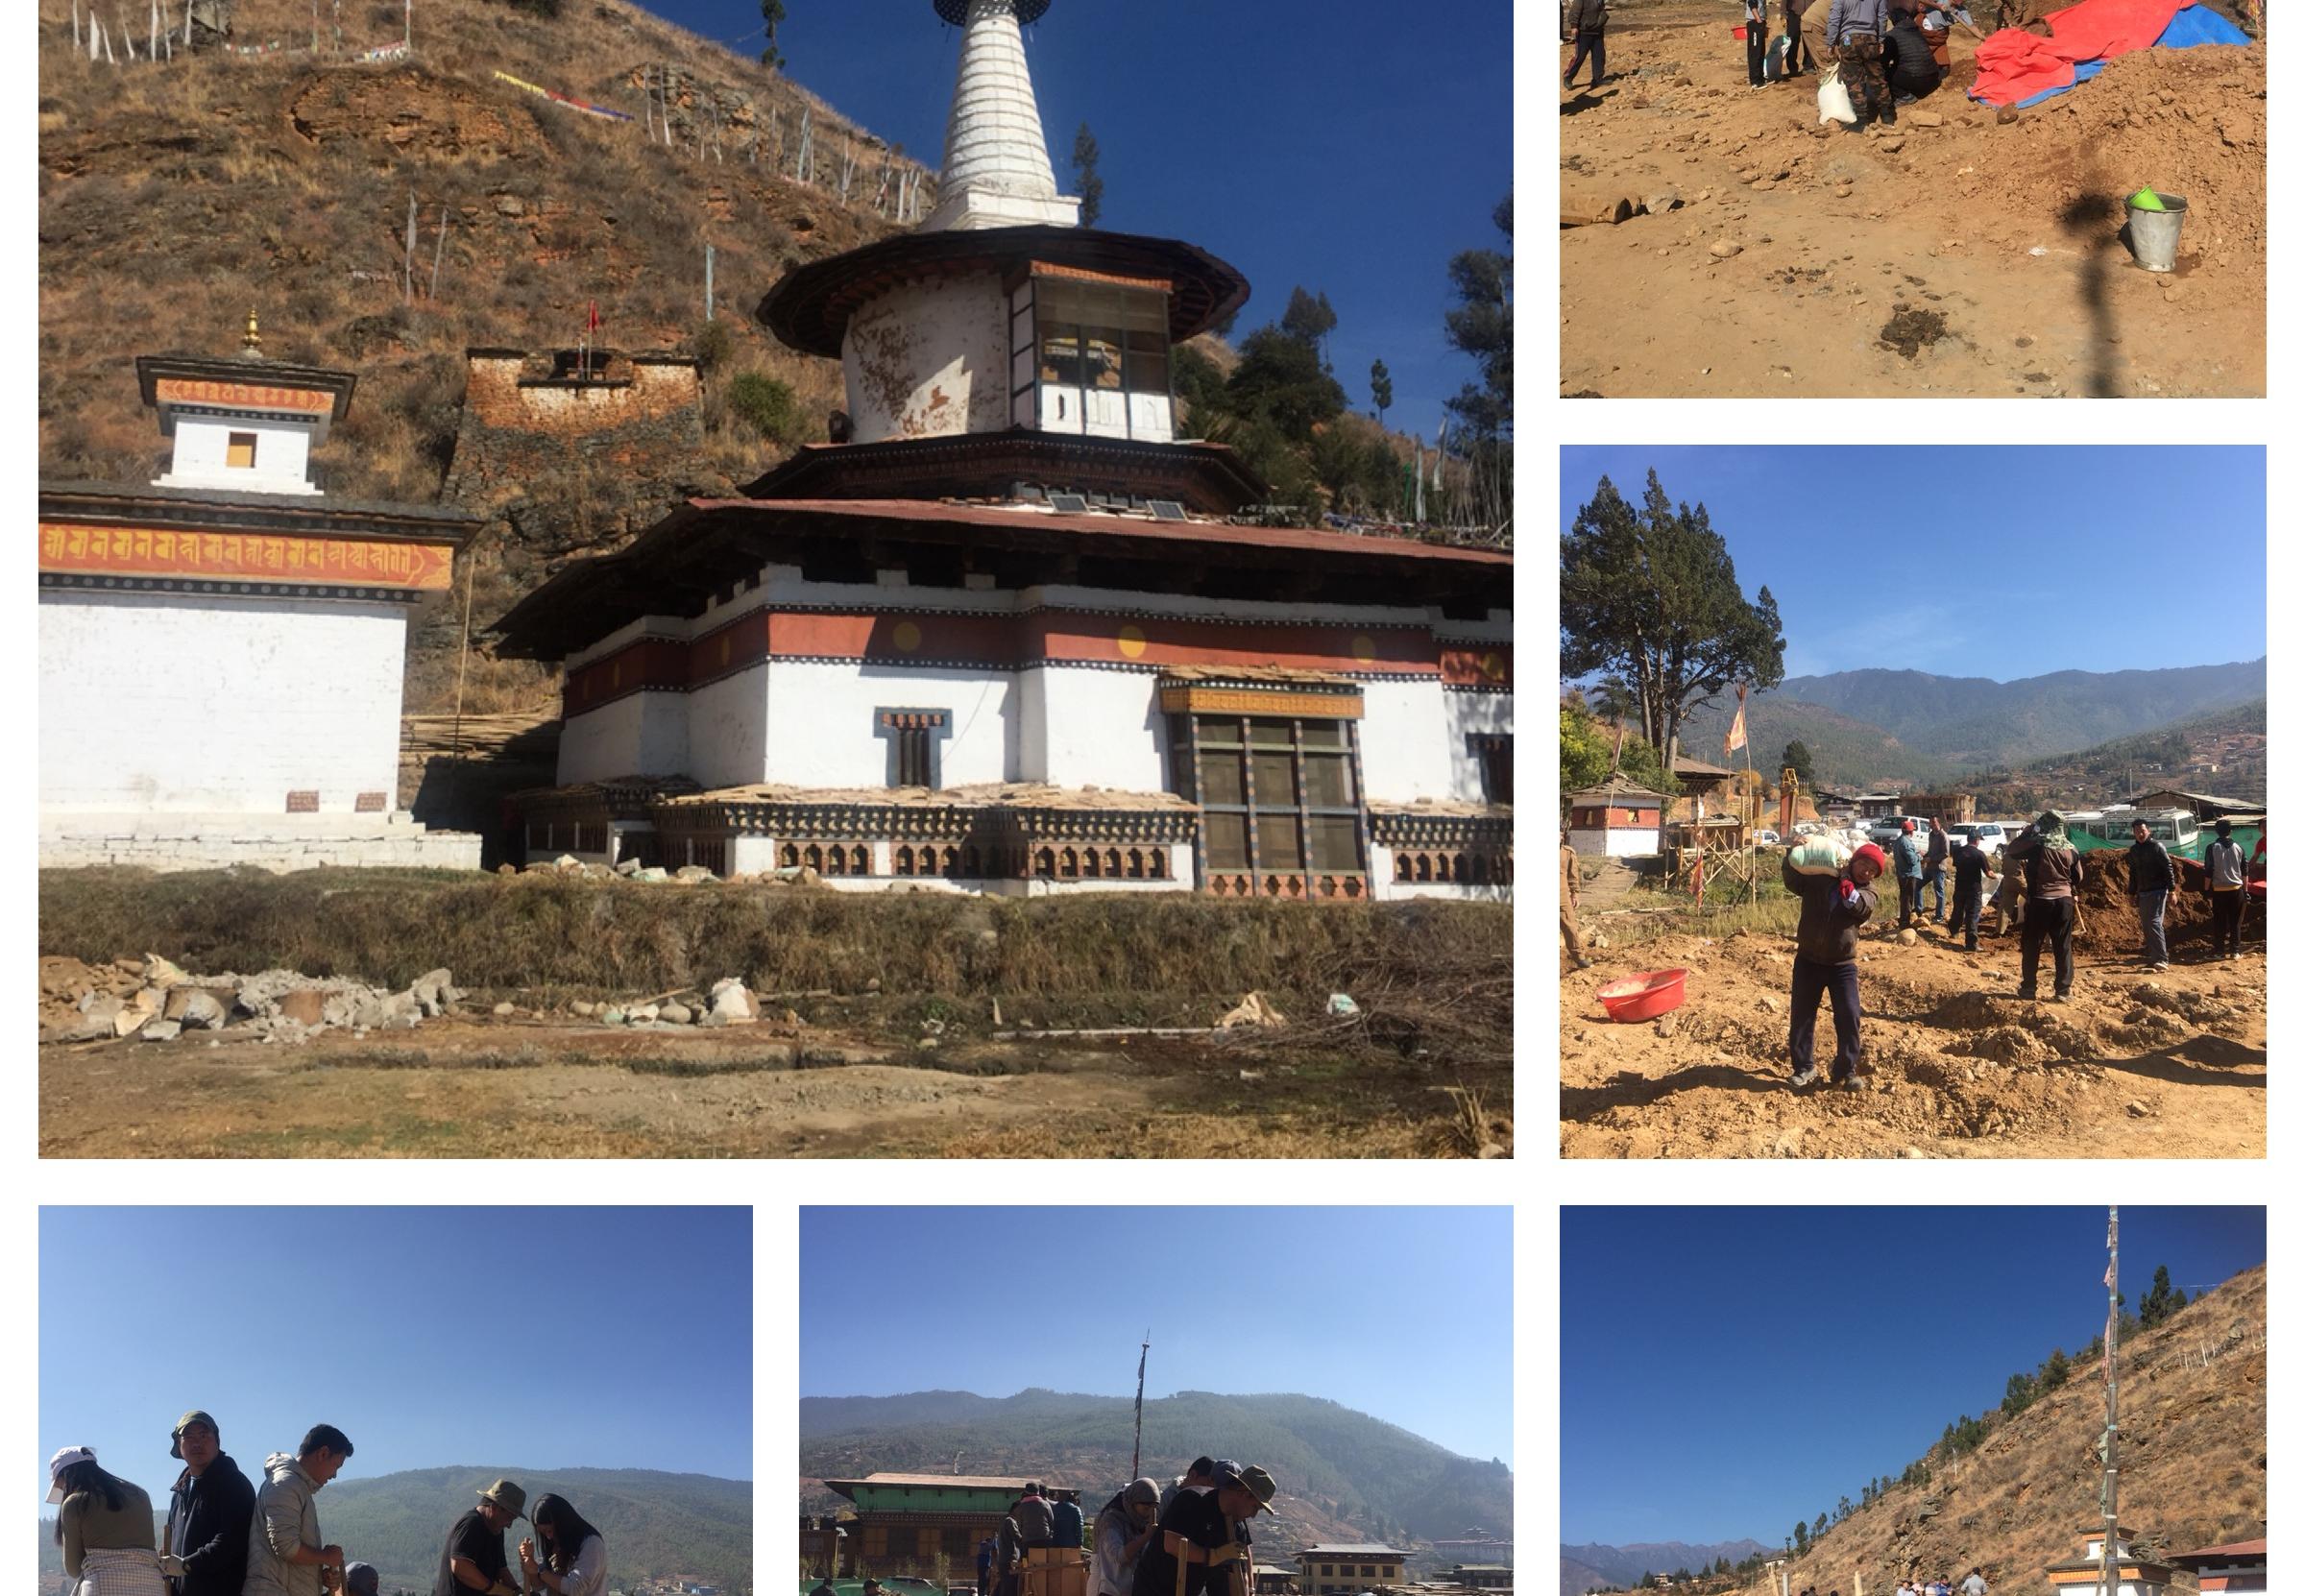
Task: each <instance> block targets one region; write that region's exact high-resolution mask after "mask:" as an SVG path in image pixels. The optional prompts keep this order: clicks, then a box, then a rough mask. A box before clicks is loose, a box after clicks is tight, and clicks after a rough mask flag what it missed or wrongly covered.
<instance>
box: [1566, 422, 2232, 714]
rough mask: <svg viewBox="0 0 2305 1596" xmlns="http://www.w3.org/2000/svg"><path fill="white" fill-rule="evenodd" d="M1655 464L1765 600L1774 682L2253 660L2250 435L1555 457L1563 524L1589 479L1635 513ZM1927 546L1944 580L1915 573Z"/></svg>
mask: <svg viewBox="0 0 2305 1596" xmlns="http://www.w3.org/2000/svg"><path fill="white" fill-rule="evenodd" d="M1652 468H1653V469H1655V471H1656V472H1657V473H1658V476H1659V478H1660V479H1661V480H1662V482H1663V484H1664V491H1665V493H1666V494H1667V495H1669V496H1671V497H1672V499H1673V501H1674V502H1675V503H1681V502H1684V501H1686V502H1688V503H1692V504H1693V503H1697V502H1700V501H1702V502H1703V503H1704V505H1705V506H1706V508H1707V509H1708V510H1710V511H1711V516H1712V525H1713V529H1714V530H1715V531H1717V532H1719V533H1720V534H1721V535H1722V536H1723V537H1724V538H1725V539H1727V541H1728V544H1729V553H1730V557H1731V558H1732V559H1733V560H1735V563H1736V574H1737V579H1738V581H1739V582H1740V583H1741V584H1742V585H1743V587H1744V590H1745V592H1746V595H1747V596H1748V597H1750V596H1752V595H1753V594H1755V593H1756V592H1759V590H1760V588H1761V587H1762V586H1764V585H1765V586H1766V587H1767V588H1768V589H1769V591H1770V592H1771V593H1772V594H1774V595H1775V597H1776V599H1777V608H1778V612H1779V614H1780V615H1781V616H1782V617H1783V622H1784V638H1785V650H1784V671H1785V674H1786V675H1787V676H1805V675H1825V674H1828V673H1830V672H1832V671H1836V670H1862V669H1866V668H1880V669H1905V670H1925V671H1929V672H1932V673H1934V674H1936V675H1940V676H1986V677H1991V678H1992V679H1994V680H1995V681H2002V682H2006V681H2013V680H2015V679H2017V678H2019V677H2024V676H2039V675H2043V674H2046V673H2047V672H2050V671H2054V670H2100V671H2101V670H2128V669H2155V668H2160V667H2164V666H2171V665H2222V664H2225V663H2227V662H2231V661H2237V660H2253V659H2256V658H2258V657H2259V656H2260V655H2262V654H2264V653H2265V651H2266V647H2265V638H2266V586H2265V540H2266V509H2265V450H2264V449H2263V448H2261V447H2223V446H2197V447H2177V446H2170V447H2154V446H2150V445H2132V446H2123V447H2118V448H2114V447H2046V446H2044V447H2032V446H1993V447H1961V446H1934V447H1920V446H1905V447H1877V448H1876V447H1758V446H1755V447H1744V446H1739V447H1649V448H1630V447H1626V448H1620V447H1606V448H1587V447H1572V448H1564V449H1563V450H1562V451H1561V526H1562V529H1563V530H1564V531H1566V530H1567V528H1568V527H1569V526H1570V525H1571V524H1572V523H1573V522H1574V520H1575V519H1576V514H1577V510H1578V508H1579V507H1580V506H1582V505H1584V504H1585V503H1587V502H1588V501H1589V500H1590V499H1591V497H1592V493H1593V489H1594V488H1595V487H1596V486H1597V485H1598V484H1599V482H1600V479H1601V478H1602V477H1603V476H1607V477H1609V478H1610V479H1611V480H1612V481H1613V482H1614V483H1615V484H1616V487H1617V491H1618V492H1619V493H1621V494H1623V495H1624V496H1625V497H1626V498H1627V499H1628V500H1630V501H1631V502H1633V503H1634V504H1636V505H1638V503H1639V502H1640V496H1641V493H1642V491H1643V489H1644V485H1645V484H1646V482H1647V480H1648V473H1649V472H1650V470H1651V469H1652ZM1868 484H1869V485H1871V486H1870V487H1869V488H1868V487H1867V486H1866V485H1868ZM1932 557H1937V558H1940V559H1941V560H1942V561H1943V562H1945V563H1955V562H1957V569H1956V571H1955V573H1954V574H1953V575H1952V576H1949V577H1946V578H1944V579H1936V578H1932V577H1931V576H1930V574H1929V562H1930V561H1931V559H1932ZM2002 572H2006V573H2007V576H2006V577H2005V578H2004V576H2003V575H2002ZM2213 594H2214V595H2217V596H2215V597H2213V596H2212V595H2213Z"/></svg>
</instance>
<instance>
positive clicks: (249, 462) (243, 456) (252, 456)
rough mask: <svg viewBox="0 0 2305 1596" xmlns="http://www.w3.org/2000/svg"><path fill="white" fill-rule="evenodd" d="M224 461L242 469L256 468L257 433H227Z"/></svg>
mask: <svg viewBox="0 0 2305 1596" xmlns="http://www.w3.org/2000/svg"><path fill="white" fill-rule="evenodd" d="M224 463H225V464H226V465H228V466H230V467H233V468H235V469H237V470H240V471H255V469H256V435H255V433H253V432H232V433H227V434H226V435H225V440H224Z"/></svg>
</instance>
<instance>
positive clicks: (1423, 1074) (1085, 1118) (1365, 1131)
mask: <svg viewBox="0 0 2305 1596" xmlns="http://www.w3.org/2000/svg"><path fill="white" fill-rule="evenodd" d="M768 1029H769V1028H766V1027H763V1028H758V1030H759V1031H761V1032H766V1031H767V1030H768ZM753 1030H754V1028H744V1029H740V1030H725V1029H723V1030H712V1031H698V1032H696V1033H694V1034H692V1035H683V1034H672V1033H665V1032H646V1033H642V1032H624V1031H615V1030H610V1029H607V1028H601V1027H594V1026H569V1025H558V1024H553V1023H549V1022H533V1021H510V1020H507V1021H489V1020H480V1021H465V1020H443V1021H432V1022H428V1023H426V1024H425V1026H424V1027H423V1028H421V1029H418V1030H414V1031H400V1032H394V1033H391V1034H390V1035H389V1036H387V1035H385V1034H381V1033H379V1034H373V1035H370V1036H368V1037H366V1038H360V1037H356V1036H354V1035H352V1033H349V1032H341V1031H329V1032H324V1033H320V1034H318V1035H316V1036H315V1037H314V1038H313V1039H312V1040H311V1041H309V1042H307V1043H304V1044H301V1045H282V1044H266V1043H262V1042H258V1041H255V1040H239V1039H236V1038H232V1036H231V1033H230V1032H227V1033H225V1036H224V1037H222V1038H219V1039H218V1040H216V1041H215V1042H214V1043H212V1044H211V1043H207V1042H203V1041H200V1040H197V1039H186V1040H182V1041H180V1042H175V1043H168V1044H165V1045H160V1044H153V1043H143V1042H138V1041H135V1040H133V1039H130V1040H125V1041H110V1042H98V1043H70V1044H67V1043H50V1044H46V1045H44V1046H43V1047H42V1048H41V1050H40V1152H41V1155H42V1156H43V1157H51V1158H56V1157H67V1158H110V1157H145V1158H258V1157H449V1158H475V1157H478V1158H609V1157H628V1158H689V1157H707V1158H709V1157H744V1158H777V1157H851V1158H853V1157H910V1156H935V1157H1041V1158H1061V1157H1116V1158H1117V1157H1332V1158H1366V1157H1447V1156H1463V1155H1466V1154H1468V1153H1470V1152H1472V1151H1474V1150H1476V1149H1475V1148H1474V1147H1472V1146H1469V1145H1468V1141H1469V1140H1470V1138H1471V1136H1472V1134H1473V1131H1472V1128H1471V1125H1470V1124H1469V1123H1468V1109H1467V1107H1466V1106H1465V1100H1463V1099H1461V1098H1460V1097H1458V1096H1457V1095H1455V1094H1454V1093H1452V1092H1451V1090H1450V1087H1451V1086H1452V1085H1453V1084H1456V1082H1457V1078H1458V1077H1457V1073H1456V1072H1455V1071H1453V1070H1449V1069H1447V1068H1445V1067H1440V1066H1434V1067H1429V1068H1428V1067H1427V1065H1426V1063H1425V1061H1422V1060H1418V1061H1413V1062H1412V1061H1408V1060H1401V1061H1396V1062H1395V1063H1393V1064H1390V1065H1386V1064H1382V1063H1371V1061H1370V1059H1369V1058H1368V1057H1366V1056H1356V1057H1354V1058H1351V1059H1349V1060H1347V1059H1344V1058H1341V1057H1336V1056H1328V1055H1323V1054H1322V1052H1320V1051H1319V1050H1317V1049H1308V1050H1303V1051H1299V1052H1292V1053H1290V1054H1288V1055H1286V1056H1285V1057H1282V1056H1278V1055H1274V1054H1271V1053H1262V1052H1258V1051H1257V1050H1256V1049H1255V1048H1254V1047H1253V1046H1242V1045H1237V1044H1228V1045H1225V1046H1210V1045H1201V1044H1195V1043H1183V1042H1175V1041H1170V1042H1145V1043H1142V1044H1137V1043H1130V1044H1128V1045H1116V1044H1114V1043H1101V1044H1098V1045H1095V1046H1069V1045H1061V1044H1056V1043H1034V1044H1031V1045H1007V1044H1001V1043H994V1042H974V1043H968V1044H964V1045H958V1046H955V1047H953V1048H950V1049H947V1050H942V1051H939V1052H934V1053H931V1052H925V1051H915V1050H913V1049H911V1048H909V1047H893V1048H892V1047H888V1046H886V1045H880V1044H875V1043H871V1042H868V1041H863V1040H861V1039H858V1038H856V1037H850V1036H843V1035H840V1034H837V1033H831V1032H825V1031H820V1030H812V1031H811V1032H810V1033H809V1036H808V1039H807V1040H806V1041H805V1042H804V1041H800V1040H797V1039H793V1038H790V1037H788V1036H777V1035H770V1034H753V1033H752V1031H753ZM1510 1090H1511V1088H1510V1083H1509V1082H1504V1083H1501V1085H1500V1087H1499V1089H1498V1090H1496V1091H1494V1092H1492V1094H1491V1097H1490V1099H1489V1100H1488V1103H1487V1105H1486V1108H1485V1110H1484V1111H1482V1112H1480V1114H1479V1116H1478V1117H1479V1119H1480V1122H1481V1124H1482V1126H1483V1128H1482V1129H1481V1131H1480V1134H1481V1135H1483V1136H1485V1137H1491V1138H1501V1146H1502V1147H1504V1148H1506V1149H1509V1148H1510V1145H1511V1139H1512V1131H1511V1120H1510V1118H1509V1116H1510V1113H1511V1102H1510ZM1499 1115H1501V1116H1504V1117H1502V1118H1499V1117H1497V1116H1499Z"/></svg>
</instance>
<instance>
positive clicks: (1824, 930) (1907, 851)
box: [1564, 810, 2265, 1091]
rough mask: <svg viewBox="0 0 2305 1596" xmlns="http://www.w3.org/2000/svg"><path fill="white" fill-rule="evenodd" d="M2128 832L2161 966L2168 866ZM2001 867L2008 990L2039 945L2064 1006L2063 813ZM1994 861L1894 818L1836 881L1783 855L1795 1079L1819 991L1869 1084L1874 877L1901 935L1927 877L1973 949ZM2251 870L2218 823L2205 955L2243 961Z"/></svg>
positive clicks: (2071, 879)
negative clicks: (1889, 875)
mask: <svg viewBox="0 0 2305 1596" xmlns="http://www.w3.org/2000/svg"><path fill="white" fill-rule="evenodd" d="M2130 834H2131V837H2132V841H2131V843H2130V845H2129V849H2128V865H2129V872H2128V873H2129V895H2130V897H2131V899H2132V900H2133V901H2134V902H2135V904H2136V907H2137V918H2138V920H2139V922H2140V923H2141V925H2142V926H2143V928H2144V936H2143V943H2144V945H2143V947H2142V948H2141V950H2140V953H2139V957H2140V959H2141V961H2142V962H2143V964H2144V965H2145V967H2146V968H2147V969H2148V970H2153V971H2160V970H2166V969H2168V968H2169V938H2168V932H2167V927H2166V920H2165V916H2166V914H2167V912H2168V907H2169V902H2170V897H2171V895H2172V893H2173V892H2175V891H2176V889H2177V872H2176V867H2175V865H2174V863H2173V861H2172V859H2171V858H2170V857H2169V850H2168V848H2167V847H2165V846H2164V845H2163V844H2162V843H2161V842H2160V840H2159V839H2158V838H2156V837H2155V836H2154V835H2153V834H2152V825H2151V823H2150V822H2149V821H2147V820H2144V819H2139V820H2137V821H2135V822H2134V823H2133V824H2132V825H2131V827H2130ZM2264 849H2265V844H2264V841H2263V839H2262V838H2260V840H2259V842H2258V846H2257V853H2256V856H2255V858H2257V859H2259V860H2262V859H2263V858H2264ZM1892 854H1893V859H1892ZM2000 862H2001V882H2000V884H1999V887H1998V889H1997V890H1996V892H1995V894H1994V899H1993V906H1994V907H1995V909H1996V910H1997V911H1998V913H1999V915H2000V926H1999V932H2000V934H2002V935H2006V934H2007V933H2008V931H2009V930H2010V929H2011V927H2012V926H2014V927H2015V928H2016V930H2017V933H2018V949H2019V953H2018V978H2017V992H2016V995H2017V996H2018V997H2019V998H2022V999H2028V1000H2029V999H2037V998H2038V997H2039V996H2040V986H2039V979H2040V969H2041V953H2042V949H2043V947H2044V946H2045V945H2046V946H2047V948H2048V949H2049V952H2050V958H2051V963H2052V969H2053V977H2052V979H2053V982H2054V984H2053V986H2052V988H2051V992H2050V1001H2052V1002H2055V1003H2065V1002H2068V1001H2070V1000H2071V998H2072V996H2073V981H2074V964H2073V938H2074V931H2075V930H2076V929H2077V927H2078V925H2079V922H2080V907H2079V898H2078V892H2079V889H2080V885H2081V883H2082V882H2083V880H2084V879H2086V875H2087V867H2086V866H2085V865H2084V864H2083V862H2082V856H2081V853H2080V851H2079V850H2078V849H2076V848H2075V847H2074V845H2073V839H2072V837H2071V836H2070V835H2068V834H2067V832H2066V827H2065V820H2064V817H2063V816H2062V815H2060V814H2058V813H2057V812H2056V811H2055V810H2045V811H2043V812H2042V813H2041V815H2040V816H2039V817H2037V818H2036V819H2034V820H2033V821H2032V822H2031V824H2029V825H2027V826H2026V828H2025V830H2024V831H2022V832H2020V833H2019V834H2017V836H2016V837H2015V838H2013V839H2012V840H2011V841H2010V843H2009V845H2008V846H2007V847H2006V848H2004V849H2003V850H2002V856H2001V861H2000ZM1992 863H1993V861H1992V860H1991V859H1990V858H1988V857H1987V856H1986V854H1985V852H1984V850H1983V849H1981V848H1979V847H1978V846H1977V842H1976V840H1975V838H1974V836H1971V835H1966V834H1965V835H1963V836H1962V837H1961V839H1960V840H1959V841H1958V842H1957V843H1955V842H1954V841H1953V839H1952V836H1951V834H1948V833H1947V832H1946V831H1945V830H1944V829H1943V828H1941V827H1932V828H1931V830H1930V834H1929V842H1928V843H1927V844H1923V843H1922V842H1921V841H1920V840H1919V838H1918V837H1917V835H1916V834H1915V827H1914V823H1913V822H1912V821H1910V820H1907V821H1905V823H1904V829H1903V832H1902V834H1900V835H1899V836H1898V838H1897V840H1896V841H1895V843H1894V844H1892V853H1883V852H1882V850H1881V849H1880V845H1879V844H1877V843H1871V842H1868V843H1866V844H1864V845H1863V846H1862V847H1860V848H1858V849H1857V850H1856V852H1855V853H1854V854H1853V855H1851V856H1850V858H1849V862H1848V863H1847V864H1846V865H1844V866H1843V867H1842V869H1841V871H1840V873H1839V874H1838V875H1837V876H1834V875H1826V874H1822V873H1816V874H1810V873H1805V872H1802V871H1798V870H1795V869H1794V868H1793V864H1792V856H1791V855H1790V854H1789V853H1788V854H1787V855H1786V856H1785V859H1784V863H1783V868H1782V872H1781V874H1782V877H1783V882H1784V885H1785V889H1786V890H1787V891H1789V892H1791V893H1793V894H1794V895H1795V896H1796V897H1798V898H1799V899H1800V900H1801V920H1800V926H1799V929H1798V931H1796V933H1795V940H1796V944H1797V951H1796V953H1795V955H1794V958H1793V972H1792V997H1791V1005H1792V1023H1791V1027H1790V1035H1789V1037H1788V1038H1787V1048H1788V1051H1789V1052H1790V1054H1791V1060H1792V1067H1793V1084H1794V1085H1795V1086H1800V1087H1806V1086H1809V1085H1813V1084H1814V1083H1815V1081H1816V1078H1817V1070H1816V1062H1815V1044H1816V1028H1817V1005H1818V1002H1819V1000H1820V999H1822V998H1827V997H1830V999H1831V1000H1832V1024H1833V1032H1834V1050H1833V1056H1832V1064H1831V1067H1830V1072H1831V1079H1832V1084H1834V1085H1836V1086H1840V1087H1844V1088H1848V1089H1850V1090H1856V1091H1862V1090H1865V1089H1866V1088H1868V1087H1869V1086H1870V1085H1871V1077H1870V1076H1864V1075H1860V1074H1858V1073H1857V1064H1858V1059H1859V1045H1858V1027H1859V1024H1860V1022H1861V1020H1862V1018H1863V1007H1862V1004H1861V1003H1860V1002H1859V999H1858V993H1857V982H1856V939H1857V929H1858V928H1859V927H1860V926H1862V925H1863V924H1864V923H1865V922H1866V921H1867V920H1868V919H1870V918H1872V915H1873V911H1874V908H1875V907H1876V905H1877V901H1878V900H1877V899H1876V897H1875V895H1874V891H1873V883H1874V882H1876V881H1877V880H1879V879H1880V877H1881V876H1882V875H1883V874H1885V873H1886V872H1888V871H1889V870H1890V869H1891V868H1892V867H1893V868H1894V869H1895V871H1896V874H1897V900H1898V920H1897V926H1898V929H1899V930H1900V931H1903V930H1906V929H1908V928H1909V927H1910V926H1911V925H1912V923H1913V922H1914V920H1916V919H1921V920H1929V919H1931V918H1932V916H1931V915H1930V914H1929V911H1928V910H1927V909H1926V908H1925V907H1923V904H1922V899H1923V895H1924V892H1925V890H1926V889H1927V888H1928V887H1929V885H1931V884H1932V883H1933V884H1934V885H1935V887H1936V890H1937V907H1938V913H1937V914H1936V915H1935V916H1933V918H1934V919H1935V920H1936V921H1937V922H1938V923H1941V924H1943V923H1949V924H1950V925H1951V926H1952V927H1953V928H1954V929H1957V930H1958V931H1960V932H1961V933H1962V936H1963V946H1964V948H1965V950H1966V951H1967V952H1969V953H1975V952H1977V920H1978V916H1979V913H1980V904H1981V900H1982V895H1983V889H1984V880H1985V875H1986V873H1987V871H1988V870H1989V869H1990V868H1991V866H1992ZM1949 867H1950V869H1951V872H1952V874H1953V907H1952V910H1951V919H1950V922H1948V921H1947V917H1946V913H1945V910H1944V876H1945V874H1946V871H1947V869H1948V868H1949ZM2252 868H2253V865H2252V863H2251V861H2250V860H2248V859H2244V857H2243V852H2242V847H2241V844H2240V843H2239V842H2236V841H2235V840H2234V839H2233V823H2232V822H2231V821H2230V820H2220V821H2219V822H2218V823H2217V835H2216V838H2215V840H2214V841H2212V842H2211V843H2210V844H2209V846H2208V847H2207V849H2206V850H2204V852H2203V855H2202V889H2203V890H2204V891H2205V892H2207V893H2208V895H2209V899H2210V906H2211V913H2212V920H2213V940H2212V954H2211V956H2212V957H2215V958H2220V959H2234V958H2239V957H2240V956H2241V926H2242V918H2243V910H2244V907H2245V905H2246V904H2247V901H2248V881H2249V874H2250V871H2251V869H2252ZM1564 903H1566V900H1564ZM1564 912H1566V910H1564Z"/></svg>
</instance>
